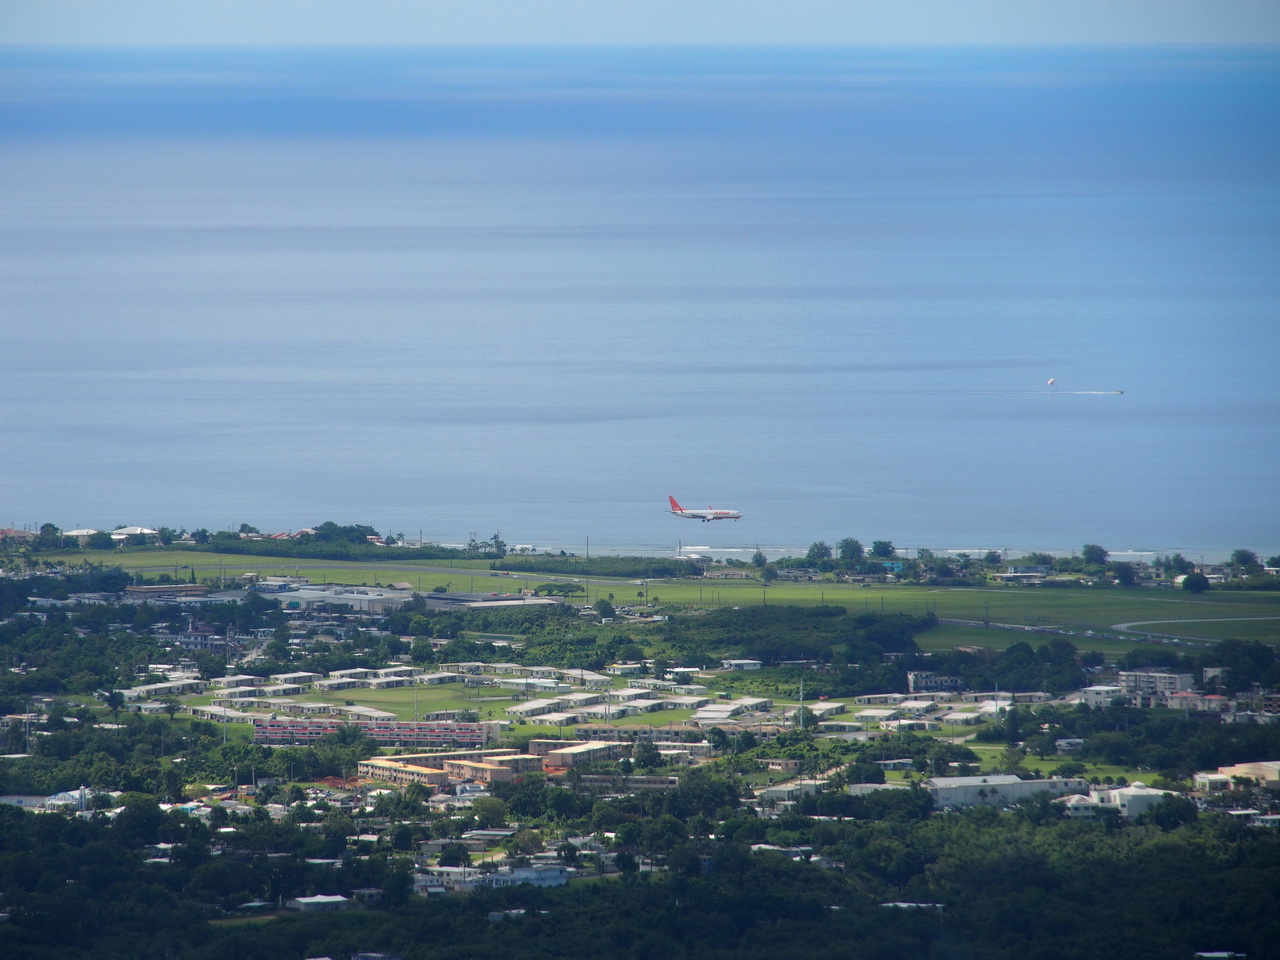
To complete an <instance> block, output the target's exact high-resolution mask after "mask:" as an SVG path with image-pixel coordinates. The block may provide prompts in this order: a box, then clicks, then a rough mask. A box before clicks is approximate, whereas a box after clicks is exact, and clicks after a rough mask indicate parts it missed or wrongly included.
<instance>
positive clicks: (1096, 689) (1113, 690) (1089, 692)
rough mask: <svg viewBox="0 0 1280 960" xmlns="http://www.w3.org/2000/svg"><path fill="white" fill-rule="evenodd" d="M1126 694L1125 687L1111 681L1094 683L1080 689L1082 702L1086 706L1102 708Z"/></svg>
mask: <svg viewBox="0 0 1280 960" xmlns="http://www.w3.org/2000/svg"><path fill="white" fill-rule="evenodd" d="M1123 696H1124V688H1123V687H1119V686H1116V685H1114V684H1110V683H1099V684H1094V685H1093V686H1091V687H1085V688H1084V689H1083V690H1081V691H1080V702H1081V703H1083V704H1084V705H1085V706H1086V707H1090V708H1092V709H1095V710H1097V709H1100V708H1102V707H1109V706H1111V702H1112V701H1113V700H1116V699H1117V698H1120V697H1123Z"/></svg>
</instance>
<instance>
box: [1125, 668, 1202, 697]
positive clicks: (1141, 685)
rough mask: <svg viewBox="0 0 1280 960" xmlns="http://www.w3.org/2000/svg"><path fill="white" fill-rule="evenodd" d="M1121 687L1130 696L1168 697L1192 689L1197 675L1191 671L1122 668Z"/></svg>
mask: <svg viewBox="0 0 1280 960" xmlns="http://www.w3.org/2000/svg"><path fill="white" fill-rule="evenodd" d="M1119 679H1120V687H1121V688H1122V689H1123V690H1124V693H1125V696H1128V697H1142V696H1146V697H1167V696H1170V695H1171V694H1175V693H1181V692H1182V691H1183V690H1190V689H1191V687H1192V685H1193V684H1194V682H1195V677H1194V676H1192V675H1191V674H1189V673H1165V672H1163V671H1159V670H1121V671H1120V673H1119Z"/></svg>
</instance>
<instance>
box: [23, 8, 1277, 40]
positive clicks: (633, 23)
mask: <svg viewBox="0 0 1280 960" xmlns="http://www.w3.org/2000/svg"><path fill="white" fill-rule="evenodd" d="M0 43H6V44H21V45H27V44H53V45H59V44H108V45H187V44H270V45H279V44H357V45H364V44H374V45H379V44H618V43H639V44H778V43H783V44H791V43H794V44H808V43H824V44H831V43H835V44H947V43H963V44H971V43H979V44H1046V43H1048V44H1058V43H1085V44H1096V43H1103V44H1109V43H1116V44H1133V43H1162V44H1164V43H1178V44H1181V43H1189V44H1192V43H1269V44H1273V43H1280V3H1278V2H1277V0H963V2H961V0H787V2H785V3H784V2H780V0H541V2H539V0H217V2H212V3H211V2H209V0H111V2H104V0H6V2H5V3H3V4H0Z"/></svg>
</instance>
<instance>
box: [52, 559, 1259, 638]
mask: <svg viewBox="0 0 1280 960" xmlns="http://www.w3.org/2000/svg"><path fill="white" fill-rule="evenodd" d="M58 557H59V558H60V559H65V560H67V561H68V562H73V563H74V562H77V561H79V560H82V559H88V560H92V561H94V562H103V563H118V564H120V565H122V566H123V567H125V569H127V570H130V571H133V572H142V573H144V574H145V575H147V576H148V577H156V576H158V575H159V574H161V573H168V574H169V575H170V576H171V577H173V578H174V579H179V580H184V579H186V578H187V577H189V576H190V568H194V569H195V572H196V576H197V578H200V577H206V576H223V577H233V576H239V575H240V574H242V573H246V572H250V571H252V572H256V573H259V574H263V575H284V574H287V575H297V576H305V577H310V578H311V580H312V581H313V582H316V583H350V584H366V585H373V584H375V583H382V584H387V583H394V582H407V583H409V584H411V585H412V586H413V587H414V588H415V589H418V590H422V591H427V590H431V589H432V588H433V587H437V586H446V587H448V588H449V589H451V590H454V591H463V592H469V593H470V592H483V593H488V592H491V591H492V592H504V593H505V592H511V591H514V590H516V589H518V588H520V587H522V586H523V587H526V588H528V587H533V586H535V585H537V584H539V583H543V582H545V581H546V580H547V579H548V578H547V577H545V576H542V575H538V574H524V575H522V576H511V577H507V576H503V577H497V576H492V575H491V572H490V571H489V570H488V569H485V567H487V564H486V563H484V562H483V561H466V562H463V563H465V564H469V566H465V565H463V564H459V563H455V564H454V565H452V566H445V565H444V561H428V562H427V565H426V566H422V565H415V564H388V563H348V562H337V561H333V562H329V561H325V562H321V561H297V562H294V563H281V562H280V561H278V560H267V559H265V558H254V557H245V556H236V555H230V554H222V555H220V554H209V553H196V552H192V551H189V550H162V549H155V550H137V551H131V550H130V551H119V552H114V553H99V552H94V551H84V552H78V553H67V554H62V555H58ZM51 559H53V558H52V557H51ZM478 567H479V568H478ZM582 585H583V587H584V588H585V589H586V591H587V592H586V596H585V599H586V600H587V601H588V602H594V601H595V600H597V599H601V598H608V597H609V596H610V595H613V598H614V602H615V603H616V604H625V603H627V602H635V601H636V600H637V594H639V593H643V592H645V591H647V593H648V598H649V601H650V602H651V603H656V604H657V605H659V606H662V607H665V608H675V609H678V608H681V607H692V608H716V607H725V606H732V607H737V606H753V605H757V604H763V603H768V604H797V605H817V604H823V603H826V604H838V605H840V606H843V607H845V608H847V609H848V610H850V611H851V612H858V611H866V612H886V613H887V612H906V613H916V614H922V613H933V614H935V615H936V616H938V617H939V618H942V619H955V620H975V621H990V622H993V623H1000V624H1014V625H1018V626H1031V627H1052V628H1055V629H1062V630H1074V631H1076V633H1077V636H1076V637H1073V638H1071V639H1072V642H1073V643H1075V644H1076V646H1077V647H1079V648H1081V649H1099V650H1102V651H1103V652H1104V653H1106V654H1108V655H1110V656H1114V655H1115V653H1116V652H1118V650H1119V649H1123V647H1124V644H1120V645H1119V646H1117V644H1116V642H1115V641H1107V640H1105V639H1103V638H1096V637H1095V638H1089V637H1085V636H1083V635H1084V634H1085V633H1086V632H1087V631H1089V630H1092V631H1094V632H1095V633H1110V634H1117V633H1121V632H1123V633H1126V634H1128V635H1130V636H1144V635H1148V634H1150V635H1152V636H1165V635H1167V636H1174V637H1184V638H1203V639H1206V640H1222V639H1226V638H1235V639H1240V640H1259V641H1263V642H1269V643H1274V642H1280V594H1277V593H1243V592H1227V591H1214V590H1211V591H1209V592H1208V593H1206V594H1202V595H1200V596H1193V595H1191V594H1186V593H1183V592H1181V591H1174V590H1156V589H1146V588H1136V587H1135V588H1130V589H1119V588H1115V587H1097V588H1093V587H1088V588H1078V589H1066V588H1063V589H1058V588H1048V589H1046V588H1039V587H1022V586H1000V585H991V586H986V587H928V586H910V585H899V584H871V585H867V586H863V585H861V584H846V583H835V582H832V581H827V582H823V583H775V584H773V585H772V586H769V587H765V586H763V585H762V584H760V583H759V582H758V581H751V580H748V581H708V580H701V579H688V580H651V581H648V583H647V584H645V585H644V586H643V587H641V586H639V585H637V584H636V583H633V582H632V581H630V580H619V579H608V578H601V577H593V578H583V579H582ZM1122 624H1124V625H1128V626H1127V628H1124V629H1122V628H1121V627H1119V625H1122ZM943 629H948V630H950V629H951V628H949V627H948V628H939V631H942V630H943ZM958 629H961V630H965V631H966V632H964V633H963V637H964V638H965V639H964V640H963V642H966V643H973V644H976V645H990V646H1001V645H1005V646H1007V645H1008V643H1012V642H1013V641H1014V640H1016V639H1026V640H1033V638H1034V636H1035V635H1023V634H1019V633H1009V634H1004V635H1002V633H1003V632H1002V631H991V630H972V631H968V630H967V628H958ZM944 636H946V637H947V640H946V641H945V642H947V643H948V644H952V643H954V642H959V641H960V640H961V635H957V634H954V633H952V634H946V635H944V634H943V633H942V632H938V633H934V634H932V637H933V639H929V638H923V642H925V643H926V644H928V643H932V642H935V641H936V642H944V641H943V640H942V638H943V637H944Z"/></svg>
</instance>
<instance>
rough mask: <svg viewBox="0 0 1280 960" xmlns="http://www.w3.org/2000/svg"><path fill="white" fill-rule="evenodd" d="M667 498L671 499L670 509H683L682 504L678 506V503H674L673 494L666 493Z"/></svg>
mask: <svg viewBox="0 0 1280 960" xmlns="http://www.w3.org/2000/svg"><path fill="white" fill-rule="evenodd" d="M667 499H668V500H670V501H671V509H672V510H673V511H679V510H683V509H684V507H682V506H680V504H678V503H676V498H675V497H673V496H671V495H670V494H667Z"/></svg>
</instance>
